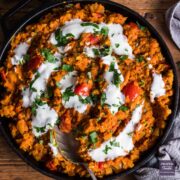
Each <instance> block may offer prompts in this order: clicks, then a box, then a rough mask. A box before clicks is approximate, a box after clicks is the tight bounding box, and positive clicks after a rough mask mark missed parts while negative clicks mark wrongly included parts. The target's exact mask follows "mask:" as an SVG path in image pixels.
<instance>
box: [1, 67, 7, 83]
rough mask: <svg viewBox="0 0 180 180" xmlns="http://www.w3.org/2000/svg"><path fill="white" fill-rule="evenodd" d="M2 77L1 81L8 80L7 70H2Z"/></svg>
mask: <svg viewBox="0 0 180 180" xmlns="http://www.w3.org/2000/svg"><path fill="white" fill-rule="evenodd" d="M0 76H1V79H2V80H3V81H5V80H6V73H5V70H4V69H2V70H1V71H0Z"/></svg>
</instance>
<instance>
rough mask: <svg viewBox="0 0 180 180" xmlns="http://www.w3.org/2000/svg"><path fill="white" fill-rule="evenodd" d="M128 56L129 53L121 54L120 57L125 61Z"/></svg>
mask: <svg viewBox="0 0 180 180" xmlns="http://www.w3.org/2000/svg"><path fill="white" fill-rule="evenodd" d="M127 58H128V55H121V56H120V57H119V59H120V60H121V61H124V60H126V59H127Z"/></svg>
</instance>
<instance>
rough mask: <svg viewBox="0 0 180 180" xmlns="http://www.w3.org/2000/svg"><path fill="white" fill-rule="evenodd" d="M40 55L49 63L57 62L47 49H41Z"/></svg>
mask: <svg viewBox="0 0 180 180" xmlns="http://www.w3.org/2000/svg"><path fill="white" fill-rule="evenodd" d="M41 54H42V56H43V57H44V58H45V60H46V61H48V62H49V63H55V62H56V61H57V60H58V59H57V58H56V57H55V56H54V55H53V54H52V53H51V51H50V50H49V49H47V48H44V49H41Z"/></svg>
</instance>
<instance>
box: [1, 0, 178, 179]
mask: <svg viewBox="0 0 180 180" xmlns="http://www.w3.org/2000/svg"><path fill="white" fill-rule="evenodd" d="M114 1H115V2H118V3H121V4H123V5H125V6H127V7H129V8H131V9H133V10H135V11H137V12H138V13H139V14H141V15H142V16H143V17H145V18H146V19H147V20H148V21H149V22H150V23H151V24H152V25H153V26H154V27H155V28H156V29H157V31H158V32H159V33H160V34H161V35H162V37H163V39H164V40H165V42H166V43H167V45H168V47H169V49H170V51H171V53H172V55H173V58H174V61H175V62H177V61H180V51H179V50H178V49H177V47H176V46H175V45H174V43H173V42H172V40H171V38H170V35H169V33H168V31H167V29H166V28H165V21H164V16H165V11H166V10H167V9H168V8H169V7H170V6H171V5H173V4H174V3H176V2H178V0H114ZM17 2H18V1H17V0H13V1H12V0H0V15H2V14H4V13H5V12H6V11H7V10H8V9H10V8H11V7H12V6H13V5H15V4H16V3H17ZM41 2H42V1H40V0H33V1H32V2H31V3H30V4H29V5H28V6H27V8H23V10H22V11H21V12H20V13H18V15H17V19H21V17H22V16H23V15H25V14H27V12H29V11H30V10H32V9H34V7H37V5H40V4H41ZM2 41H3V34H2V32H1V30H0V45H2V44H1V43H2ZM179 78H180V76H179ZM0 179H1V180H24V179H26V180H34V179H37V180H41V179H42V180H50V178H48V177H46V176H44V175H42V174H40V173H39V172H37V171H35V170H34V169H32V168H31V167H30V166H28V165H27V164H26V163H25V162H23V161H22V160H21V159H20V158H19V157H18V156H17V155H16V154H15V153H14V152H13V151H12V150H11V149H10V147H9V146H8V144H7V143H6V142H5V140H4V139H3V138H2V137H1V134H0ZM125 179H126V180H128V179H129V180H133V179H134V178H133V177H132V176H130V177H128V178H121V180H125Z"/></svg>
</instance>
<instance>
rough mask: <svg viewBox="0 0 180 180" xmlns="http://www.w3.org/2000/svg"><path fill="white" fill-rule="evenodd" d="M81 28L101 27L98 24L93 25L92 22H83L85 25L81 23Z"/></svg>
mask: <svg viewBox="0 0 180 180" xmlns="http://www.w3.org/2000/svg"><path fill="white" fill-rule="evenodd" d="M81 26H93V27H95V28H97V29H99V26H98V25H97V24H95V23H91V22H83V23H81Z"/></svg>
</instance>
